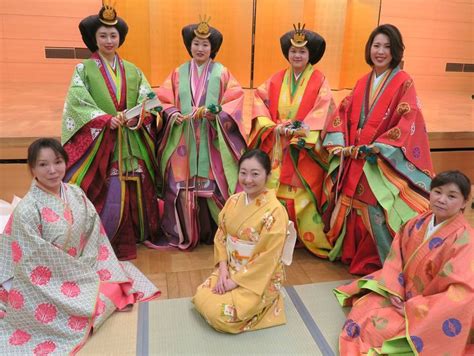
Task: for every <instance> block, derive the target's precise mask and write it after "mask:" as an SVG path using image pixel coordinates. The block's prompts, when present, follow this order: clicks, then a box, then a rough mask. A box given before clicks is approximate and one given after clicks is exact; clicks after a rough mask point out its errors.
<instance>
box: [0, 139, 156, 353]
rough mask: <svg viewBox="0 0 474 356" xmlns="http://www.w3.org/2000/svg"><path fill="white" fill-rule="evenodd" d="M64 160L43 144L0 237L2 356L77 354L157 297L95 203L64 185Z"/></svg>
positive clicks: (50, 142)
mask: <svg viewBox="0 0 474 356" xmlns="http://www.w3.org/2000/svg"><path fill="white" fill-rule="evenodd" d="M67 159H68V157H67V154H66V152H65V151H64V149H63V147H62V146H61V144H60V143H59V142H58V141H56V140H54V139H48V138H42V139H39V140H37V141H35V142H33V143H32V144H31V146H30V147H29V148H28V165H29V167H30V170H31V173H32V175H33V176H34V178H35V179H34V180H33V183H32V184H31V188H30V190H29V192H28V193H27V194H26V196H25V197H24V199H22V200H21V201H20V203H19V204H18V205H17V207H16V209H15V210H14V212H13V214H12V216H11V218H10V220H9V222H8V223H7V225H6V227H5V231H4V233H3V234H2V235H1V236H0V330H1V333H0V354H2V355H4V354H15V355H32V354H35V355H49V354H50V353H54V354H58V355H61V354H70V353H72V354H74V353H76V352H77V351H78V350H79V349H80V348H81V347H82V346H83V345H84V343H85V342H86V340H87V338H88V336H89V335H90V334H91V331H92V329H94V330H95V329H97V328H98V327H99V326H101V325H102V323H103V322H104V321H105V320H106V319H107V318H108V317H109V316H110V315H111V314H112V313H113V312H114V311H116V310H122V309H125V308H127V307H128V306H130V305H132V304H134V303H136V302H138V301H146V300H150V299H152V298H155V297H157V296H158V295H159V291H158V290H157V289H156V288H155V286H153V284H152V283H151V282H150V281H148V280H147V279H146V278H145V276H143V275H142V274H141V273H140V272H139V271H138V270H137V269H136V268H135V267H134V266H133V265H131V264H129V263H120V262H119V261H118V260H117V257H116V256H115V254H114V252H113V249H112V247H111V246H110V242H109V239H108V238H107V235H106V234H105V230H104V228H103V227H102V224H101V222H100V217H99V215H98V214H97V212H96V210H95V208H94V206H93V205H92V203H91V202H90V201H89V200H88V199H87V197H86V195H85V194H84V192H83V191H82V190H81V189H80V188H79V187H77V186H75V185H70V184H66V183H63V182H62V179H63V178H64V174H65V171H66V164H67Z"/></svg>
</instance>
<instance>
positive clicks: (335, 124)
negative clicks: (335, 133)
mask: <svg viewBox="0 0 474 356" xmlns="http://www.w3.org/2000/svg"><path fill="white" fill-rule="evenodd" d="M341 124H342V120H341V118H340V117H339V116H336V118H335V119H334V120H333V122H332V126H334V127H338V126H341Z"/></svg>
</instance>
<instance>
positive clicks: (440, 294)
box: [335, 171, 474, 356]
mask: <svg viewBox="0 0 474 356" xmlns="http://www.w3.org/2000/svg"><path fill="white" fill-rule="evenodd" d="M470 192H471V182H470V181H469V178H467V177H466V176H465V175H464V174H463V173H461V172H459V171H447V172H442V173H440V174H438V175H437V176H436V177H434V179H433V181H432V182H431V191H430V211H428V212H425V213H423V214H420V215H419V216H417V217H415V218H413V219H411V220H410V221H408V222H407V223H406V224H405V225H404V226H403V227H402V228H401V230H400V232H399V233H398V234H397V235H396V236H395V239H394V240H393V243H392V247H391V249H390V252H389V254H388V256H387V259H386V260H385V263H384V265H383V268H382V269H381V270H379V271H377V272H375V273H372V274H370V275H367V276H365V277H363V278H361V279H359V280H356V281H353V282H352V283H350V284H348V285H345V286H341V287H339V288H337V289H336V290H335V293H336V296H337V298H338V300H339V302H340V303H341V305H343V306H352V310H351V312H350V313H349V315H348V316H347V321H346V322H345V324H344V327H343V330H342V332H341V335H340V337H339V352H340V354H341V355H362V354H364V355H365V354H369V355H420V356H424V355H426V356H430V355H453V356H454V355H472V354H473V353H474V324H473V321H474V308H473V305H474V231H473V229H472V227H471V226H470V225H469V222H468V221H467V220H466V218H465V217H464V214H463V211H464V209H465V207H466V205H468V204H470V202H471V200H470V198H471V195H470Z"/></svg>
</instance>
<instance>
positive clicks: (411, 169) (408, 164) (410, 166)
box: [406, 161, 416, 172]
mask: <svg viewBox="0 0 474 356" xmlns="http://www.w3.org/2000/svg"><path fill="white" fill-rule="evenodd" d="M406 167H407V169H408V170H409V171H410V172H413V171H414V170H415V169H416V167H415V165H414V164H413V163H411V162H410V161H407V164H406Z"/></svg>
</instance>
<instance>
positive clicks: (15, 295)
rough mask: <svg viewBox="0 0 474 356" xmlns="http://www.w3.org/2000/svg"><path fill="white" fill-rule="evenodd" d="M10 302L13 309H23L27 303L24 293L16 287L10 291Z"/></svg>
mask: <svg viewBox="0 0 474 356" xmlns="http://www.w3.org/2000/svg"><path fill="white" fill-rule="evenodd" d="M8 304H10V306H11V307H12V308H13V309H17V310H18V309H21V308H23V306H24V305H25V298H24V297H23V294H21V293H20V292H19V291H17V290H16V289H10V292H9V293H8Z"/></svg>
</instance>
